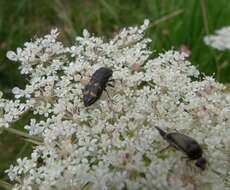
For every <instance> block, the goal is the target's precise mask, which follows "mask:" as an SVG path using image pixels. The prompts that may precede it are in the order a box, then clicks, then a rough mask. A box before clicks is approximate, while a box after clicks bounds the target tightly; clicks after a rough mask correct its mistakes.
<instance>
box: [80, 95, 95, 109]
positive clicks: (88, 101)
mask: <svg viewBox="0 0 230 190" xmlns="http://www.w3.org/2000/svg"><path fill="white" fill-rule="evenodd" d="M96 100H97V98H96V97H94V96H90V95H85V96H84V97H83V102H84V105H85V107H88V106H90V105H92V104H93V103H94V102H95V101H96Z"/></svg>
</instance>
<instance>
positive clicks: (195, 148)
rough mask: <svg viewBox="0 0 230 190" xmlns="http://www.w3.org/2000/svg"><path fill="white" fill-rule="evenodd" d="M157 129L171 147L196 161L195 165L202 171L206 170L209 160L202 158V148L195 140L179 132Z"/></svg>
mask: <svg viewBox="0 0 230 190" xmlns="http://www.w3.org/2000/svg"><path fill="white" fill-rule="evenodd" d="M155 128H156V129H157V130H158V132H159V133H160V135H161V136H162V137H163V138H164V139H165V140H166V141H167V142H168V143H169V146H172V147H174V148H176V149H177V150H179V151H181V152H183V153H184V154H185V155H186V156H187V157H188V159H189V160H196V162H195V165H196V166H197V167H199V168H200V169H201V170H205V168H206V164H207V160H206V159H205V158H204V157H203V156H202V154H203V151H202V148H201V146H200V145H199V144H198V143H197V141H196V140H195V139H193V138H191V137H189V136H187V135H184V134H181V133H178V132H172V133H166V132H165V131H163V130H162V129H160V128H159V127H157V126H155Z"/></svg>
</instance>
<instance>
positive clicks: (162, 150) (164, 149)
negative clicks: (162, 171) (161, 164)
mask: <svg viewBox="0 0 230 190" xmlns="http://www.w3.org/2000/svg"><path fill="white" fill-rule="evenodd" d="M169 147H170V145H168V146H166V147H165V148H163V149H161V150H160V151H158V152H157V153H156V154H160V153H162V152H164V151H166V150H167V149H168V148H169Z"/></svg>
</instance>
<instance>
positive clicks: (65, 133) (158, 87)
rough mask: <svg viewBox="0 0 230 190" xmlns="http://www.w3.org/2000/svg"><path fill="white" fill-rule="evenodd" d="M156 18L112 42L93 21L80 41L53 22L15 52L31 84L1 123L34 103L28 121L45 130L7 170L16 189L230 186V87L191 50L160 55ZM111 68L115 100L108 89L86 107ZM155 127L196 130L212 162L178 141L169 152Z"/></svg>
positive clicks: (5, 106)
mask: <svg viewBox="0 0 230 190" xmlns="http://www.w3.org/2000/svg"><path fill="white" fill-rule="evenodd" d="M147 27H148V21H147V20H146V21H145V22H144V24H143V25H142V26H140V27H130V28H127V29H123V30H122V31H121V32H120V33H118V34H117V35H116V36H115V37H114V38H113V39H111V40H110V41H105V40H104V39H103V38H100V37H95V36H94V35H91V34H89V32H88V31H86V30H84V31H83V36H82V37H77V38H76V42H75V44H74V45H73V46H71V47H64V45H63V44H62V43H61V42H59V41H57V36H58V32H57V30H52V31H51V33H50V34H49V35H46V36H45V37H44V38H38V39H36V40H35V41H34V42H27V43H25V45H24V47H23V48H18V49H17V51H16V52H12V51H10V52H8V54H7V55H8V58H9V59H11V60H12V61H17V62H19V63H20V67H19V69H20V71H21V73H22V74H24V75H25V77H26V78H27V81H28V84H27V85H26V87H25V88H24V89H19V88H18V87H15V88H14V89H13V93H14V95H15V101H9V100H5V99H1V109H2V118H1V124H2V126H3V127H9V124H10V123H11V122H13V121H15V120H17V119H19V118H20V115H21V114H23V113H24V112H25V111H27V110H30V111H32V113H33V118H31V120H30V122H29V123H28V125H26V126H25V129H26V130H28V133H29V134H30V135H34V136H37V137H39V138H40V139H42V142H41V143H40V144H39V145H37V146H36V147H34V150H33V152H32V154H31V156H30V157H25V158H19V159H18V160H17V164H16V165H14V166H10V168H9V169H8V170H7V171H6V172H7V173H8V175H9V177H10V179H11V180H12V181H14V182H15V186H14V190H32V189H34V190H37V189H39V190H51V189H52V190H77V189H81V190H82V189H83V190H84V189H93V190H113V189H114V190H127V189H129V190H135V189H136V190H139V189H145V190H147V189H149V190H152V189H156V190H168V189H171V190H197V189H202V190H217V189H221V190H228V189H230V181H229V177H230V176H229V174H230V173H229V171H230V170H229V168H230V162H229V154H230V138H229V136H230V128H229V126H230V96H229V95H228V94H225V93H224V86H223V85H222V84H219V83H217V82H215V80H214V79H213V78H212V77H205V76H203V75H201V74H200V73H199V71H198V70H197V69H196V68H195V67H194V66H192V65H191V64H190V62H189V61H187V60H186V54H184V53H179V52H176V51H172V50H170V51H167V52H164V53H162V54H160V55H158V56H155V58H152V57H153V55H152V51H151V50H150V49H148V43H149V42H150V41H151V40H150V39H148V38H144V32H145V30H146V29H147ZM101 67H107V68H110V69H112V71H113V75H112V79H114V81H115V82H114V88H111V87H109V86H108V87H107V91H108V93H109V95H110V97H111V100H109V98H108V96H107V95H106V93H105V92H104V93H103V94H102V96H101V97H100V99H99V100H97V101H96V102H95V103H94V104H92V105H91V106H89V107H85V106H84V103H83V94H82V91H83V89H84V88H85V86H86V84H88V82H89V80H90V78H91V76H92V74H93V73H94V72H95V71H96V70H97V69H99V68H101ZM38 115H39V117H38ZM10 116H11V118H9V117H10ZM155 126H159V127H160V128H161V129H163V130H165V131H168V132H175V131H178V132H180V133H183V134H185V135H188V136H190V137H192V138H194V139H196V141H197V142H199V144H200V145H201V147H202V149H203V156H204V157H205V158H206V159H207V162H208V165H207V167H206V170H204V171H201V170H200V169H199V168H197V167H196V166H195V165H194V162H193V161H187V160H186V159H182V157H183V156H184V155H183V154H182V153H181V152H180V151H176V150H175V149H173V148H172V147H171V148H169V149H167V150H165V151H162V149H164V148H165V147H166V146H167V145H168V143H167V142H166V141H165V140H164V139H163V138H162V137H161V136H160V135H159V133H158V131H157V130H156V128H155Z"/></svg>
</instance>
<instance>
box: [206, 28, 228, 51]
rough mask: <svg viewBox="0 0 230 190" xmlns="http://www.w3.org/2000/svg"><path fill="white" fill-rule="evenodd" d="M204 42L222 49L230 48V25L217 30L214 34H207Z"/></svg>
mask: <svg viewBox="0 0 230 190" xmlns="http://www.w3.org/2000/svg"><path fill="white" fill-rule="evenodd" d="M204 42H205V43H206V44H207V45H209V46H211V47H213V48H216V49H218V50H220V51H224V50H230V26H226V27H223V28H221V29H219V30H217V31H216V32H215V34H214V35H209V36H205V37H204Z"/></svg>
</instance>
